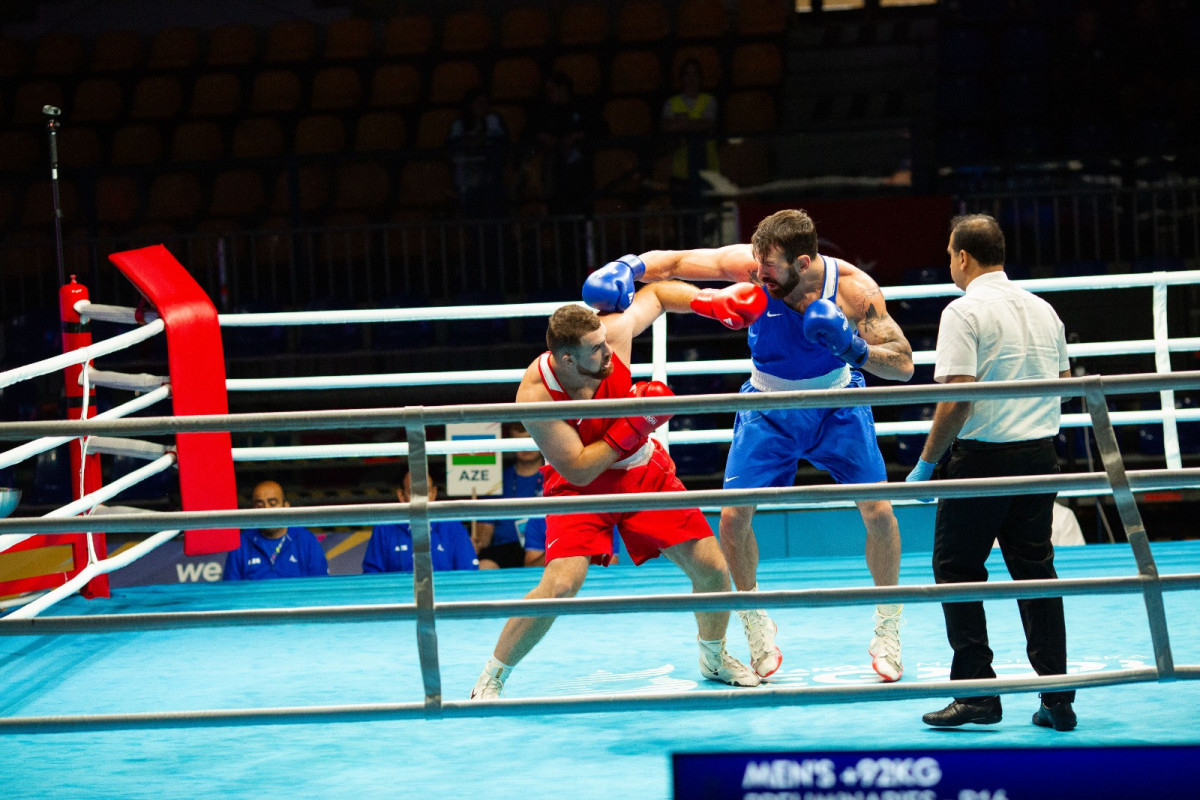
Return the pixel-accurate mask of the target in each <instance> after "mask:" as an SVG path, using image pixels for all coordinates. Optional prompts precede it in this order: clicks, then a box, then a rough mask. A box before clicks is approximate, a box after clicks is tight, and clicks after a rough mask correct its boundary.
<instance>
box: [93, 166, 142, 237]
mask: <svg viewBox="0 0 1200 800" xmlns="http://www.w3.org/2000/svg"><path fill="white" fill-rule="evenodd" d="M140 210H141V192H140V191H139V190H138V184H137V181H136V180H134V179H133V178H132V177H130V176H128V175H101V176H100V177H99V178H97V179H96V221H97V222H100V223H102V224H106V225H127V224H128V223H130V222H132V221H133V219H134V218H135V217H136V216H137V214H138V212H139V211H140Z"/></svg>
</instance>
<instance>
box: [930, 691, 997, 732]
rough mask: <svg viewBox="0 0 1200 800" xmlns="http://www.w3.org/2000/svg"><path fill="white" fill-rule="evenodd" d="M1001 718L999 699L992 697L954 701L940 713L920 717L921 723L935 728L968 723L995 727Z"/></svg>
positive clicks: (952, 726)
mask: <svg viewBox="0 0 1200 800" xmlns="http://www.w3.org/2000/svg"><path fill="white" fill-rule="evenodd" d="M1002 716H1003V713H1002V711H1001V708H1000V697H999V695H992V696H991V697H978V698H975V699H973V700H962V701H960V700H954V701H952V702H951V703H950V705H948V706H946V707H945V708H943V709H942V710H941V711H930V712H929V713H928V714H926V715H925V716H923V717H921V721H922V722H924V723H925V724H926V725H932V726H933V727H935V728H957V727H958V726H959V725H966V724H967V723H968V722H970V723H974V724H975V725H995V724H996V723H997V722H999V721H1000V718H1001V717H1002Z"/></svg>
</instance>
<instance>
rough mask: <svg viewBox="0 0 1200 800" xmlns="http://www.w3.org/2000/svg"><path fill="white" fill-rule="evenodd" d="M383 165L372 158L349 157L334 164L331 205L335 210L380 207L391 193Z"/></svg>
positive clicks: (361, 209)
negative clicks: (353, 158)
mask: <svg viewBox="0 0 1200 800" xmlns="http://www.w3.org/2000/svg"><path fill="white" fill-rule="evenodd" d="M391 188H392V187H391V180H390V179H389V177H388V169H387V167H386V166H385V165H383V164H380V163H378V162H375V161H350V162H348V163H345V164H340V165H338V168H337V175H336V178H335V181H334V191H333V207H334V209H336V210H338V211H374V210H378V209H379V208H382V207H383V206H384V204H385V203H386V202H387V200H388V196H389V195H390V194H391Z"/></svg>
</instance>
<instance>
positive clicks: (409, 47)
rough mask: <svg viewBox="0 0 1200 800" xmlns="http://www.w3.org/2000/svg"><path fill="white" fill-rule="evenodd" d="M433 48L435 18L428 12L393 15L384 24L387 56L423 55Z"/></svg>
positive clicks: (384, 51) (384, 50)
mask: <svg viewBox="0 0 1200 800" xmlns="http://www.w3.org/2000/svg"><path fill="white" fill-rule="evenodd" d="M431 49H433V20H431V19H430V18H429V16H428V15H426V14H405V15H403V16H399V17H392V18H391V19H389V20H388V21H387V24H386V25H384V26H383V54H384V55H385V56H421V55H425V54H426V53H428V52H429V51H430V50H431Z"/></svg>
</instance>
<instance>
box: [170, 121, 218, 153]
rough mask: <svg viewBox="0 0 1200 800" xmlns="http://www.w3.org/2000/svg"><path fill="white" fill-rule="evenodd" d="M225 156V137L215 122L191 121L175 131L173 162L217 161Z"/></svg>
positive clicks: (172, 144) (172, 146) (172, 141)
mask: <svg viewBox="0 0 1200 800" xmlns="http://www.w3.org/2000/svg"><path fill="white" fill-rule="evenodd" d="M224 155H225V137H224V136H223V135H222V133H221V128H220V126H219V125H217V123H215V122H209V121H207V120H203V121H202V120H191V121H188V122H184V123H182V124H181V125H180V126H179V127H178V128H176V129H175V135H174V136H173V137H172V139H171V160H172V161H216V160H217V159H218V158H221V157H223V156H224Z"/></svg>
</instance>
